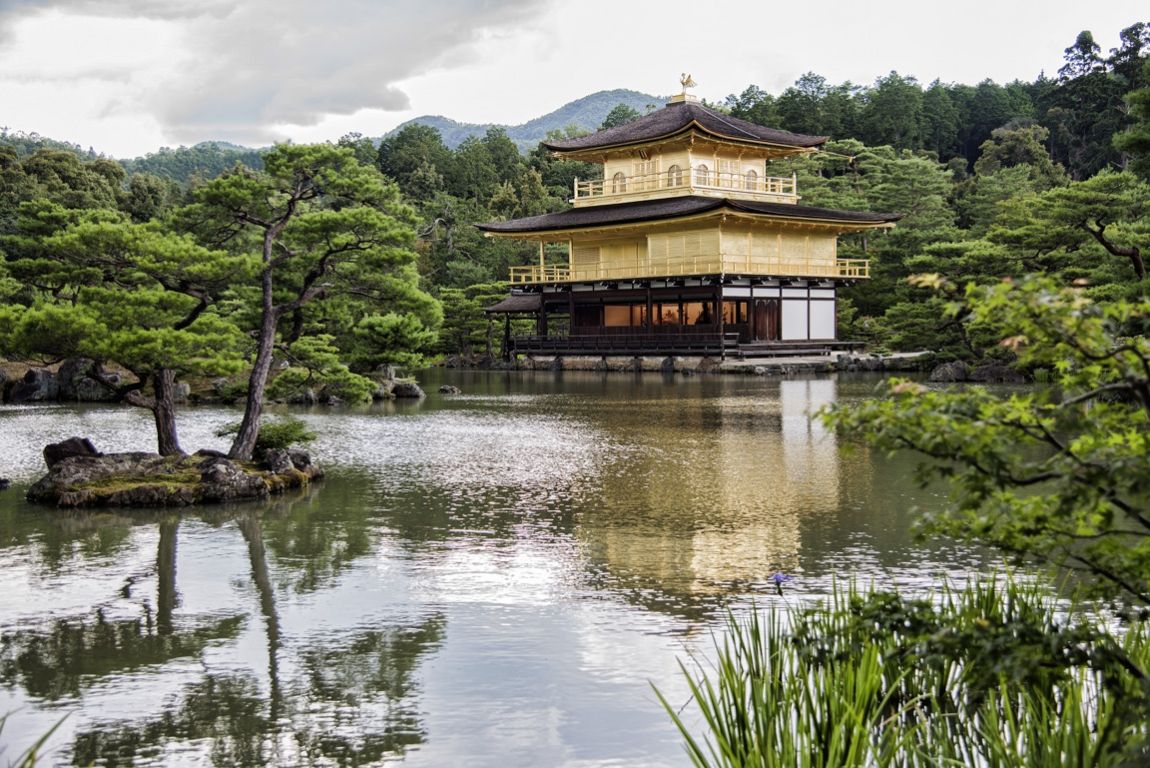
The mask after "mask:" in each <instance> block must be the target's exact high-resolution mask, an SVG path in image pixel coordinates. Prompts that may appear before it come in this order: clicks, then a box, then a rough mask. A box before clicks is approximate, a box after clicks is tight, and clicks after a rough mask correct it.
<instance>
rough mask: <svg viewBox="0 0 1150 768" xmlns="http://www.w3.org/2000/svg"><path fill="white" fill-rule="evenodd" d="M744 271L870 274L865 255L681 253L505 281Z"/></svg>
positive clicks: (514, 275) (517, 273)
mask: <svg viewBox="0 0 1150 768" xmlns="http://www.w3.org/2000/svg"><path fill="white" fill-rule="evenodd" d="M719 273H726V274H745V275H763V276H771V277H830V278H849V279H852V280H866V279H868V278H869V277H870V260H869V259H835V260H834V261H829V260H819V261H804V260H802V259H795V260H786V259H784V260H778V259H767V260H743V259H737V260H731V259H724V260H720V259H719V258H718V257H715V256H710V257H700V258H693V257H685V258H680V259H674V260H669V261H663V262H660V263H658V264H652V265H646V264H598V265H595V266H594V267H581V268H579V269H571V268H570V267H568V266H551V265H547V266H544V267H541V266H539V265H538V264H535V265H531V266H525V267H512V268H511V277H510V280H509V281H508V282H510V283H511V284H512V285H522V284H527V283H567V282H592V281H611V280H634V279H649V278H660V277H685V276H692V275H714V274H719Z"/></svg>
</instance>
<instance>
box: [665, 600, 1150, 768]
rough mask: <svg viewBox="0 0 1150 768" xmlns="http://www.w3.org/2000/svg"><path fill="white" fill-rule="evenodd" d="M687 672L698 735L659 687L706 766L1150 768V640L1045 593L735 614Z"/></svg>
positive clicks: (1135, 628)
mask: <svg viewBox="0 0 1150 768" xmlns="http://www.w3.org/2000/svg"><path fill="white" fill-rule="evenodd" d="M715 650H716V654H715V655H716V658H715V660H714V662H713V663H712V664H710V665H709V667H707V668H704V667H703V666H702V665H696V666H694V667H691V666H688V665H686V664H683V663H682V662H681V663H680V666H681V668H682V672H683V674H684V675H685V677H686V679H687V682H688V686H689V689H690V692H691V706H692V707H693V708H694V710H697V713H698V715H699V719H700V721H701V726H700V730H701V733H695V732H694V729H693V728H692V727H691V725H690V724H689V723H688V717H687V716H686V715H684V714H680V713H679V711H677V710H676V708H675V707H673V706H672V704H671V702H669V701H667V700H666V698H665V697H664V696H663V695H662V693H661V692H659V691H658V690H656V694H657V695H658V696H659V699H660V701H661V702H662V703H663V706H664V707H665V708H666V709H667V711H668V713H669V714H670V716H671V717H672V718H673V720H674V722H675V724H676V725H677V726H678V728H679V730H680V732H681V733H682V735H683V737H684V739H685V745H686V749H687V753H688V754H689V756H690V758H691V760H692V762H693V763H694V764H695V765H696V766H699V767H700V768H710V767H712V766H714V767H716V768H717V767H718V766H731V767H733V766H763V767H764V768H771V767H773V766H792V767H798V768H807V767H810V768H840V767H841V768H849V767H852V766H860V767H861V766H882V767H884V768H885V767H886V766H892V767H897V768H902V767H903V766H906V767H908V768H909V767H916V768H917V767H919V766H921V767H922V768H927V767H928V766H929V767H930V768H934V767H935V766H990V767H993V768H1000V767H1001V768H1018V767H1019V766H1034V767H1036V768H1038V767H1042V768H1045V767H1046V766H1100V767H1103V766H1105V767H1109V766H1114V767H1115V768H1118V767H1120V766H1144V765H1150V741H1148V740H1150V684H1148V682H1147V679H1146V677H1145V675H1144V674H1143V672H1144V670H1147V669H1150V632H1148V631H1147V626H1146V624H1145V623H1139V624H1135V625H1131V626H1128V627H1122V628H1114V627H1113V626H1112V625H1111V623H1110V622H1107V621H1104V620H1103V617H1101V616H1100V615H1098V614H1095V613H1091V612H1090V611H1088V610H1086V609H1085V608H1081V607H1076V606H1073V605H1068V604H1066V603H1064V602H1060V601H1059V600H1058V599H1056V597H1055V596H1054V595H1052V594H1051V593H1050V592H1049V591H1047V590H1045V589H1044V588H1043V587H1042V586H1041V585H1039V584H1037V583H1023V582H1020V581H1017V580H1013V579H1005V580H1004V579H989V580H983V581H978V582H974V583H971V584H968V585H966V586H964V587H961V588H959V587H952V586H946V587H944V588H943V589H942V590H941V591H940V593H939V594H938V595H936V596H935V597H934V599H931V600H928V599H921V598H919V599H908V598H905V597H903V596H901V595H899V594H898V593H895V592H889V591H880V590H875V589H873V588H871V589H865V590H864V589H861V588H859V587H858V586H857V585H855V584H850V585H846V586H843V585H837V586H836V588H835V589H834V591H833V593H832V595H831V597H830V598H829V600H828V601H827V602H825V603H821V604H819V605H816V606H808V607H799V608H794V609H788V608H783V609H776V610H765V611H752V612H751V613H750V615H749V616H747V617H743V618H740V617H738V616H736V615H734V614H729V615H728V620H727V632H726V633H725V634H724V635H723V636H722V639H721V640H716V649H715Z"/></svg>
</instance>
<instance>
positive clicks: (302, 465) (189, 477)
mask: <svg viewBox="0 0 1150 768" xmlns="http://www.w3.org/2000/svg"><path fill="white" fill-rule="evenodd" d="M44 461H45V463H46V464H47V465H48V474H47V475H45V476H44V477H42V478H40V479H39V480H38V481H37V482H36V483H35V484H33V485H32V486H31V487H30V488H29V489H28V500H29V501H34V502H39V503H44V504H53V505H55V506H57V507H185V506H189V505H193V504H212V503H220V502H228V501H246V500H254V499H263V498H267V497H268V496H270V495H272V494H276V493H283V492H284V491H287V490H289V489H293V488H304V487H306V486H308V485H309V484H310V483H311V482H312V481H313V480H316V479H318V478H321V477H323V471H322V470H321V469H320V467H319V465H317V464H315V463H313V462H312V460H311V456H310V455H309V454H308V453H307V452H306V451H302V450H298V449H293V450H286V449H269V450H266V451H264V452H263V453H262V456H261V459H260V460H259V461H239V460H233V459H229V458H228V457H227V456H225V455H224V454H222V453H220V452H218V451H206V450H202V451H197V452H196V453H194V454H192V455H183V454H180V455H173V456H162V455H160V454H158V453H144V452H128V453H107V454H105V453H101V452H99V451H98V450H96V447H95V445H93V443H92V441H91V440H89V439H87V438H80V437H73V438H69V439H68V440H64V441H62V442H59V443H52V444H51V445H48V446H47V447H46V448H45V449H44Z"/></svg>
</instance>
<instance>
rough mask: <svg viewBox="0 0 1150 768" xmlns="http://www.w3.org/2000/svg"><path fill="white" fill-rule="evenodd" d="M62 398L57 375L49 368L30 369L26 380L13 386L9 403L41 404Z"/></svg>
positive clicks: (25, 375)
mask: <svg viewBox="0 0 1150 768" xmlns="http://www.w3.org/2000/svg"><path fill="white" fill-rule="evenodd" d="M59 396H60V385H59V383H58V382H57V380H56V374H54V373H52V372H51V371H49V370H48V369H47V368H30V369H28V372H27V373H25V374H24V378H23V379H21V380H20V381H18V382H16V383H15V384H14V385H12V389H11V390H10V391H9V392H8V401H9V402H12V403H39V402H44V401H51V400H55V399H56V398H58V397H59Z"/></svg>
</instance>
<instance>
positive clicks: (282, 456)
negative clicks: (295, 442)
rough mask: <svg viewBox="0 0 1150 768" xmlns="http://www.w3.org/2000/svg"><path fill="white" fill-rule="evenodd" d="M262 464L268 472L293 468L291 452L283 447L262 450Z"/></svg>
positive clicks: (285, 470) (278, 472)
mask: <svg viewBox="0 0 1150 768" xmlns="http://www.w3.org/2000/svg"><path fill="white" fill-rule="evenodd" d="M263 465H264V468H265V469H267V471H268V472H275V473H276V474H280V473H283V472H288V471H290V470H292V469H295V463H294V462H293V461H292V458H291V454H290V453H288V451H287V450H285V449H283V448H269V449H268V450H266V451H264V458H263Z"/></svg>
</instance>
